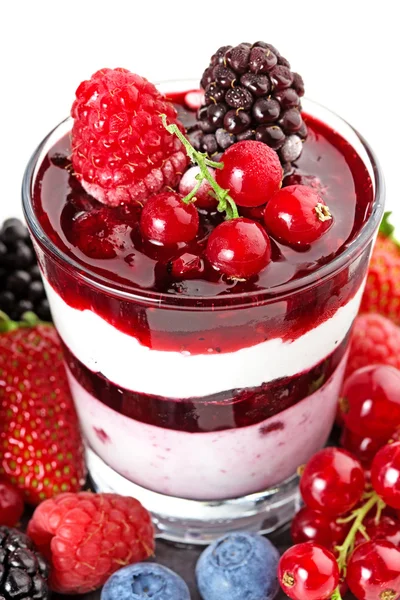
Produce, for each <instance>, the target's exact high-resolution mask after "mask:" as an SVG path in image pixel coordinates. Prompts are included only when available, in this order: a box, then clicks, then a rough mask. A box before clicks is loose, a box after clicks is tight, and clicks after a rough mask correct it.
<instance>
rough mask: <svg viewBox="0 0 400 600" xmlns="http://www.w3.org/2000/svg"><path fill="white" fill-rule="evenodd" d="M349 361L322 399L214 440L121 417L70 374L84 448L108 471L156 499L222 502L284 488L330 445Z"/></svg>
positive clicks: (213, 435) (327, 385) (319, 394)
mask: <svg viewBox="0 0 400 600" xmlns="http://www.w3.org/2000/svg"><path fill="white" fill-rule="evenodd" d="M346 359H347V357H346V356H345V357H344V358H343V360H342V362H341V363H340V365H339V367H338V368H337V369H336V371H335V372H334V373H333V375H332V376H331V378H330V379H329V380H328V381H327V382H326V383H325V384H324V385H323V386H322V387H321V388H320V389H319V390H318V391H317V392H315V393H313V394H311V395H310V396H308V397H306V398H304V399H303V400H302V401H300V402H298V403H297V404H295V405H294V406H291V407H290V408H288V409H286V410H284V411H282V412H281V413H279V414H278V415H275V416H273V417H270V418H269V419H267V420H265V421H264V422H261V423H257V424H256V425H251V426H249V427H242V428H238V429H230V430H225V431H217V432H210V433H187V432H184V431H175V430H171V429H164V428H160V427H155V426H154V425H147V424H145V423H141V422H138V421H135V420H133V419H131V418H128V417H126V416H123V415H121V414H120V413H117V412H116V411H114V410H113V409H111V408H109V407H107V406H105V405H104V404H102V403H101V402H99V401H98V400H96V398H94V397H93V396H92V395H91V394H89V393H88V392H87V391H86V390H85V389H84V388H83V387H82V386H81V385H80V384H79V383H78V382H77V381H76V379H75V378H74V377H73V375H72V374H71V372H70V371H69V370H68V369H67V372H68V377H69V381H70V385H71V390H72V394H73V396H74V400H75V404H76V408H77V411H78V414H79V417H80V422H81V426H82V428H83V433H84V436H85V438H86V441H87V443H88V445H89V446H90V447H91V448H92V450H93V451H94V452H95V453H96V454H98V455H99V456H100V457H101V458H102V459H103V460H104V461H105V462H106V463H107V464H108V465H109V466H110V467H112V468H113V469H114V470H115V471H117V472H118V473H120V474H121V475H123V476H124V477H126V478H127V479H128V480H130V481H132V482H134V483H136V484H139V485H141V486H143V487H145V488H147V489H150V490H153V491H156V492H160V493H163V494H167V495H171V496H176V497H180V498H189V499H196V500H222V499H227V498H236V497H240V496H244V495H247V494H251V493H254V492H259V491H262V490H264V489H267V488H269V487H271V486H273V485H276V484H278V483H282V482H283V481H284V480H285V479H287V478H289V477H290V476H292V475H293V474H294V473H295V472H296V469H297V467H298V466H299V465H302V464H304V463H305V462H307V460H308V459H309V458H310V457H311V456H312V455H313V454H314V453H315V452H316V451H317V450H319V449H320V448H321V447H322V446H323V445H324V444H325V442H326V440H327V439H328V436H329V433H330V430H331V428H332V424H333V421H334V419H335V414H336V407H337V400H338V396H339V392H340V388H341V384H342V380H343V375H344V369H345V365H346Z"/></svg>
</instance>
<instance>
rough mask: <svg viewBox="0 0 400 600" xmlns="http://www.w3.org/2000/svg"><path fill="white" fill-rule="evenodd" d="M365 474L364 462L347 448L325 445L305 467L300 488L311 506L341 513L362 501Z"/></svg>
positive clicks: (334, 513)
mask: <svg viewBox="0 0 400 600" xmlns="http://www.w3.org/2000/svg"><path fill="white" fill-rule="evenodd" d="M364 485H365V477H364V471H363V468H362V466H361V463H360V462H359V461H358V460H357V459H356V458H355V457H354V456H352V455H351V454H350V453H349V452H347V451H346V450H341V449H340V448H324V449H323V450H320V451H319V452H317V454H315V455H314V456H313V457H312V458H311V459H310V460H309V462H308V463H307V464H306V466H305V467H304V471H303V473H302V476H301V480H300V492H301V495H302V497H303V500H304V502H305V503H306V504H307V506H308V507H309V508H312V509H313V510H317V511H321V512H323V513H325V514H328V515H332V516H335V515H341V514H343V513H346V512H348V511H349V510H351V509H352V508H353V507H354V506H355V505H356V504H357V502H359V501H360V499H361V496H362V494H363V491H364Z"/></svg>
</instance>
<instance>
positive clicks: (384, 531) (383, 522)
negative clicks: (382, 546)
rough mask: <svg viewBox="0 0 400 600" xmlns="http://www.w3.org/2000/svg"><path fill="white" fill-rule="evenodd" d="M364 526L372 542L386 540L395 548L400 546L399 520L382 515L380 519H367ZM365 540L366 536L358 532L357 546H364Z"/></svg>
mask: <svg viewBox="0 0 400 600" xmlns="http://www.w3.org/2000/svg"><path fill="white" fill-rule="evenodd" d="M363 526H364V528H365V533H366V534H367V536H368V537H369V539H370V540H386V541H387V542H391V543H392V544H394V545H395V546H400V522H399V521H398V520H397V519H395V518H393V517H390V516H389V515H382V516H381V517H380V518H379V519H377V518H376V517H367V518H366V519H365V521H364V522H363ZM365 539H366V538H365V536H364V535H363V534H362V533H361V532H360V531H358V532H357V533H356V537H355V545H356V546H359V545H360V544H363V543H364V542H365Z"/></svg>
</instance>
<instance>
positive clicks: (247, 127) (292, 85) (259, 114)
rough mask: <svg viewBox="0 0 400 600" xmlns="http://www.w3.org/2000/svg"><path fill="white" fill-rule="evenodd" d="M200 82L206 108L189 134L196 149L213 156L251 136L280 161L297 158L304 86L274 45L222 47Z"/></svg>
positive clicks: (302, 129)
mask: <svg viewBox="0 0 400 600" xmlns="http://www.w3.org/2000/svg"><path fill="white" fill-rule="evenodd" d="M201 86H202V88H203V89H204V92H205V96H204V106H202V107H201V108H200V109H199V111H198V113H197V129H196V130H195V131H192V132H191V135H190V137H191V141H192V144H193V145H194V146H195V147H196V149H198V150H202V151H205V152H207V153H208V154H210V155H214V154H217V153H219V152H223V151H224V150H226V149H227V148H228V147H229V146H231V145H232V144H233V143H234V142H238V141H241V140H254V139H255V140H258V141H260V142H264V143H265V144H267V145H268V146H270V147H271V148H273V149H274V150H276V151H277V152H278V154H279V158H280V160H281V163H282V164H283V165H285V164H288V163H292V162H294V161H295V160H296V159H297V158H298V157H299V156H300V154H301V151H302V143H303V141H304V140H305V139H306V137H307V127H306V124H305V123H304V121H303V118H302V116H301V103H300V97H301V96H303V95H304V84H303V80H302V78H301V76H300V75H299V74H298V73H293V72H292V71H291V69H290V64H289V62H288V61H287V60H286V58H284V57H283V56H281V54H280V53H279V52H278V50H277V49H276V48H274V46H272V45H271V44H266V43H265V42H256V43H255V44H253V45H251V44H247V43H242V44H239V45H238V46H235V47H232V46H222V47H221V48H219V50H217V52H216V53H215V54H214V55H213V56H212V58H211V62H210V66H209V67H208V68H207V69H206V70H205V71H204V74H203V77H202V79H201Z"/></svg>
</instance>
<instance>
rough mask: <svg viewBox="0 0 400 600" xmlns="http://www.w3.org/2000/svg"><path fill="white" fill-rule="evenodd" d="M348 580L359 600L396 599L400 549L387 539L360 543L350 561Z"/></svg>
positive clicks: (399, 576)
mask: <svg viewBox="0 0 400 600" xmlns="http://www.w3.org/2000/svg"><path fill="white" fill-rule="evenodd" d="M346 582H347V584H348V586H349V588H350V590H351V591H352V592H353V594H354V595H355V597H356V598H357V600H396V599H397V598H398V597H399V595H400V550H399V549H398V548H396V546H394V544H392V543H391V542H388V541H386V540H373V541H370V542H365V543H364V544H361V545H360V546H358V547H357V548H356V549H355V550H354V552H353V554H352V555H351V556H350V559H349V561H348V564H347V573H346Z"/></svg>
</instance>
